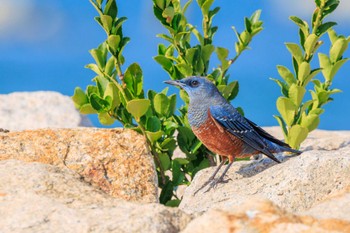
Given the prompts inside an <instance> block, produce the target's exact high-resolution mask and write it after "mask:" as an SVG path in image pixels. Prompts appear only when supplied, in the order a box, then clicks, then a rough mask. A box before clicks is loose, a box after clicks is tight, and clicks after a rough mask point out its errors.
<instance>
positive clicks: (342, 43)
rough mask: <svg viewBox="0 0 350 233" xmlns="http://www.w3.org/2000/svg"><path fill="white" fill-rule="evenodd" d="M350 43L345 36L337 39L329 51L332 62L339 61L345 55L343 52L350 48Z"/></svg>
mask: <svg viewBox="0 0 350 233" xmlns="http://www.w3.org/2000/svg"><path fill="white" fill-rule="evenodd" d="M348 44H349V42H348V41H347V40H346V39H345V38H344V37H340V38H338V39H337V40H336V41H335V43H334V44H333V45H332V47H331V50H330V51H329V55H330V60H331V62H332V63H335V62H337V61H338V60H339V59H340V58H341V57H342V56H343V53H344V52H345V50H346V49H347V48H348Z"/></svg>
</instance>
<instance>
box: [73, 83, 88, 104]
mask: <svg viewBox="0 0 350 233" xmlns="http://www.w3.org/2000/svg"><path fill="white" fill-rule="evenodd" d="M72 100H73V102H74V104H75V105H76V107H78V108H79V107H80V106H82V105H84V104H86V103H89V99H88V97H87V95H86V94H85V92H84V91H83V90H82V89H81V88H80V87H76V88H75V89H74V94H73V96H72Z"/></svg>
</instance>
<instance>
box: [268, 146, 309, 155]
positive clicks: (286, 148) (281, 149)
mask: <svg viewBox="0 0 350 233" xmlns="http://www.w3.org/2000/svg"><path fill="white" fill-rule="evenodd" d="M271 144H272V146H273V147H274V150H275V151H276V152H277V153H279V152H290V153H293V154H295V155H300V154H301V153H303V152H302V151H300V150H295V149H293V148H291V147H290V146H289V145H288V144H285V145H278V144H276V143H271Z"/></svg>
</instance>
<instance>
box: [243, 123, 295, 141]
mask: <svg viewBox="0 0 350 233" xmlns="http://www.w3.org/2000/svg"><path fill="white" fill-rule="evenodd" d="M245 120H246V121H247V122H248V123H249V124H250V125H251V126H252V127H253V128H254V129H255V131H256V132H257V133H258V134H259V135H261V136H262V137H264V138H267V139H268V140H269V141H271V142H273V143H276V144H277V145H279V146H283V147H287V148H290V146H289V145H288V144H287V143H285V142H282V141H280V140H278V139H277V138H275V137H274V136H272V135H271V134H269V133H268V132H266V131H265V130H264V129H262V128H260V127H259V126H257V125H256V124H255V123H254V122H252V121H251V120H249V119H247V118H245Z"/></svg>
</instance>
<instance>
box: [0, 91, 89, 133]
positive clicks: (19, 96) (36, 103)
mask: <svg viewBox="0 0 350 233" xmlns="http://www.w3.org/2000/svg"><path fill="white" fill-rule="evenodd" d="M0 103H2V104H1V105H0V128H4V129H8V130H10V131H15V130H26V129H38V128H47V127H50V128H72V127H77V126H92V124H91V122H90V121H89V119H88V118H87V117H86V116H85V115H81V114H79V112H78V111H77V110H76V109H75V107H74V104H73V102H72V100H71V99H70V97H69V96H64V95H62V94H60V93H58V92H52V91H38V92H14V93H11V94H7V95H0Z"/></svg>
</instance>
